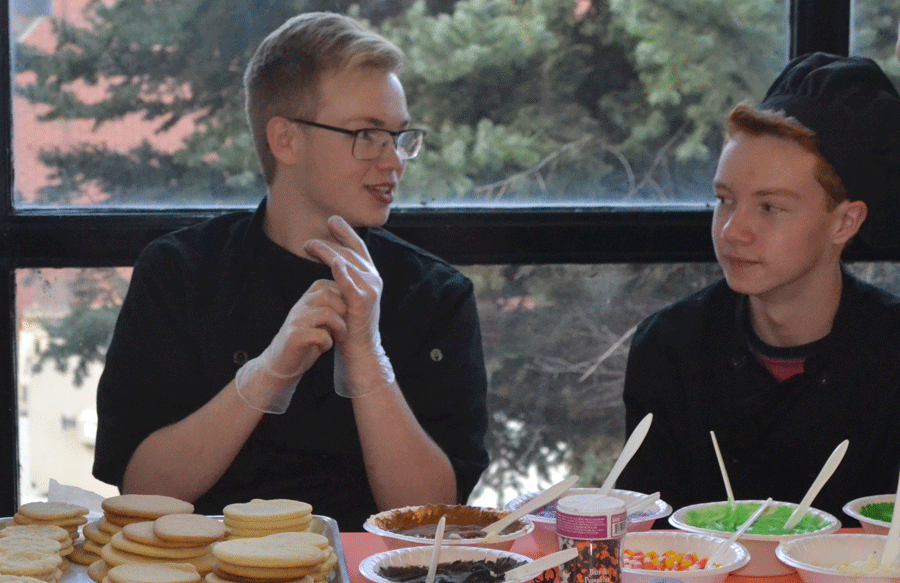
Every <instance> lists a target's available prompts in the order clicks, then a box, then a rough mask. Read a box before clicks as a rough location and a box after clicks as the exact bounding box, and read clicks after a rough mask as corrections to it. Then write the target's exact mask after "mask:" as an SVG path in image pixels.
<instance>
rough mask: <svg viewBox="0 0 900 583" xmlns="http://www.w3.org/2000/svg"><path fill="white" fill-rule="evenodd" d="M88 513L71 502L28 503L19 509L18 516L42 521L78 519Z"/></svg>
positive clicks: (85, 509) (82, 507)
mask: <svg viewBox="0 0 900 583" xmlns="http://www.w3.org/2000/svg"><path fill="white" fill-rule="evenodd" d="M87 513H88V509H87V508H85V507H84V506H79V505H78V504H70V503H69V502H41V501H38V502H28V503H26V504H22V505H21V506H19V508H18V512H17V514H22V515H23V516H27V517H28V518H31V519H34V520H41V521H51V520H60V519H66V518H77V517H79V516H84V515H85V514H87Z"/></svg>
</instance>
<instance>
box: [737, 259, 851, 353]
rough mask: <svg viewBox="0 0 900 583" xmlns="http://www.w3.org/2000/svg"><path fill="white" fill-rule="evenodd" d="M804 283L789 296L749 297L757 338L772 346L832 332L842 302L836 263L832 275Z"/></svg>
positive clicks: (807, 340) (799, 342) (812, 339)
mask: <svg viewBox="0 0 900 583" xmlns="http://www.w3.org/2000/svg"><path fill="white" fill-rule="evenodd" d="M822 279H823V281H819V282H817V285H807V286H805V288H804V289H803V290H802V291H801V292H800V293H797V294H795V295H791V296H789V297H784V296H778V297H762V296H750V298H749V299H750V322H751V325H752V326H753V330H754V332H756V335H757V336H758V337H759V339H760V340H762V341H763V342H765V343H766V344H769V345H771V346H782V347H786V346H802V345H804V344H810V343H812V342H815V341H817V340H821V339H822V338H824V337H825V336H827V335H828V334H829V333H830V332H831V327H832V325H833V324H834V318H835V315H836V314H837V310H838V305H839V304H840V302H841V290H842V288H843V276H842V274H841V271H840V267H839V266H838V267H837V269H836V270H835V272H834V274H833V276H830V277H825V278H822Z"/></svg>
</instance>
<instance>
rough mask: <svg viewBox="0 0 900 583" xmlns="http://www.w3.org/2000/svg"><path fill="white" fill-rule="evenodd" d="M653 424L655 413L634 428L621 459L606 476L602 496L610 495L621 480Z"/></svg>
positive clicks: (648, 415)
mask: <svg viewBox="0 0 900 583" xmlns="http://www.w3.org/2000/svg"><path fill="white" fill-rule="evenodd" d="M651 423H653V413H647V415H646V416H645V417H644V418H643V419H641V422H640V423H638V424H637V427H635V428H634V431H632V432H631V436H630V437H629V438H628V441H626V442H625V447H623V448H622V453H621V454H619V459H617V460H616V463H615V464H613V467H612V470H610V471H609V475H608V476H606V481H605V482H603V485H602V486H600V495H601V496H606V495H607V494H609V491H610V490H611V489H612V487H613V485H614V484H615V483H616V480H618V479H619V474H621V473H622V470H624V469H625V465H626V464H628V462H629V461H630V460H631V458H632V456H634V453H635V452H636V451H637V450H638V448H639V447H641V444H642V443H643V442H644V438H645V437H647V431H648V430H649V429H650V424H651Z"/></svg>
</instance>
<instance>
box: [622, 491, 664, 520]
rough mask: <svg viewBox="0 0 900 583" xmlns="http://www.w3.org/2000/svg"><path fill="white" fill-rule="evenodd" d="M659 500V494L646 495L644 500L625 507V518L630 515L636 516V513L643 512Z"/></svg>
mask: <svg viewBox="0 0 900 583" xmlns="http://www.w3.org/2000/svg"><path fill="white" fill-rule="evenodd" d="M657 500H659V492H654V493H653V494H650V495H648V496H647V497H646V498H641V499H640V500H638V501H637V502H634V503H632V504H631V506H626V507H625V514H626V515H627V516H631V515H632V514H637V513H638V512H643V511H644V509H646V508H647V507H648V506H650V505H651V504H654V503H656V501H657Z"/></svg>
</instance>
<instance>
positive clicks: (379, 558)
mask: <svg viewBox="0 0 900 583" xmlns="http://www.w3.org/2000/svg"><path fill="white" fill-rule="evenodd" d="M431 551H432V547H431V546H428V547H408V548H405V549H396V550H393V551H385V552H383V553H378V554H375V555H372V556H370V557H367V558H365V559H363V561H362V562H361V563H360V564H359V571H360V572H361V573H362V574H363V575H364V576H365V577H366V579H368V580H369V581H373V582H374V583H394V582H393V581H391V580H390V579H385V578H384V577H382V576H381V575H379V572H380V570H381V568H382V567H407V566H418V567H425V568H427V567H428V566H429V565H430V564H431ZM503 557H508V558H511V559H515V560H516V561H519V562H520V563H521V564H524V563H530V562H531V559H529V558H528V557H526V556H525V555H520V554H517V553H511V552H509V551H501V550H497V549H485V548H480V547H461V546H443V547H441V558H440V562H441V563H452V562H453V561H496V560H498V559H500V558H503Z"/></svg>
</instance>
